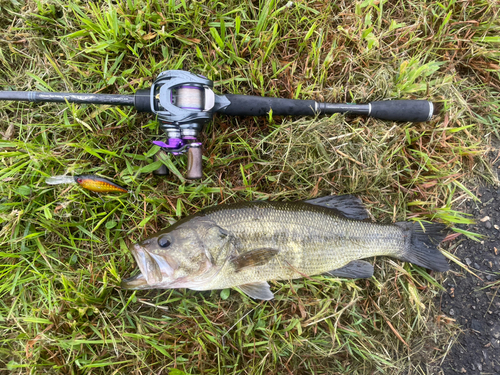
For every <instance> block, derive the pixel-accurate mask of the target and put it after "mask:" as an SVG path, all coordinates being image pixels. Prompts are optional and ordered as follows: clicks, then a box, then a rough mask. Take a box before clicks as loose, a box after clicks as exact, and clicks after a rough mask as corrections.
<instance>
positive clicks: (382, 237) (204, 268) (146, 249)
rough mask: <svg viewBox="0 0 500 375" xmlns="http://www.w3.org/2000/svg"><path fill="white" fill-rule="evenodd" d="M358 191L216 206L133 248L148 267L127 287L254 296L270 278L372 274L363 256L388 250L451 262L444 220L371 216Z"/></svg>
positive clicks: (439, 266)
mask: <svg viewBox="0 0 500 375" xmlns="http://www.w3.org/2000/svg"><path fill="white" fill-rule="evenodd" d="M367 219H368V213H367V211H366V209H365V208H364V206H363V204H362V203H361V201H360V200H359V199H358V198H356V197H354V196H351V195H344V196H329V197H322V198H316V199H312V200H308V201H303V202H293V203H289V202H264V201H261V202H247V203H238V204H230V205H220V206H215V207H210V208H207V209H205V210H202V211H201V212H199V213H197V214H195V215H192V216H188V217H186V218H185V219H182V220H180V221H178V222H177V223H175V224H174V225H172V226H170V227H169V228H167V229H165V230H163V231H160V232H158V233H155V234H154V235H152V236H150V237H149V238H147V239H145V240H143V241H142V242H139V243H136V244H134V245H132V246H131V247H130V251H131V252H132V254H133V255H134V258H135V260H136V261H137V264H138V266H139V269H140V271H141V273H139V274H138V275H137V276H135V277H133V278H130V279H127V280H124V281H122V284H121V286H122V288H126V289H153V288H160V289H170V288H190V289H194V290H212V289H224V288H232V287H238V288H240V290H242V291H243V292H245V293H246V294H247V295H249V296H250V297H252V298H255V299H263V300H269V299H272V298H273V297H274V295H273V293H272V292H271V290H270V287H269V284H268V283H267V281H269V280H289V279H295V278H301V277H304V276H312V275H318V274H325V273H327V274H330V275H333V276H337V277H347V278H369V277H371V276H372V275H373V266H372V265H371V264H370V263H368V262H366V261H362V260H360V259H363V258H368V257H373V256H379V255H385V256H390V257H394V258H398V259H401V260H403V261H406V262H411V263H414V264H416V265H419V266H422V267H425V268H429V269H432V270H435V271H447V270H448V269H449V266H448V263H447V261H446V259H445V257H444V256H443V254H441V252H440V251H439V250H438V249H437V245H438V244H439V243H440V242H441V241H442V240H443V239H444V238H445V236H446V228H445V226H444V225H443V224H438V223H423V222H422V223H419V222H399V223H395V224H376V223H371V222H367V221H366V220H367Z"/></svg>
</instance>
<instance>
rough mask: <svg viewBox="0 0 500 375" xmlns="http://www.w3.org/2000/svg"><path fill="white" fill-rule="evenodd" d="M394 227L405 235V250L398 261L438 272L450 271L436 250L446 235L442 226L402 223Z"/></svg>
mask: <svg viewBox="0 0 500 375" xmlns="http://www.w3.org/2000/svg"><path fill="white" fill-rule="evenodd" d="M396 225H397V226H398V227H400V228H402V229H404V230H405V232H406V234H407V240H406V241H407V242H406V247H405V248H406V249H405V252H404V253H403V254H402V255H401V256H399V257H398V258H399V259H401V260H403V261H405V262H410V263H413V264H416V265H418V266H422V267H425V268H429V269H431V270H434V271H439V272H445V271H448V270H449V269H450V266H449V265H448V262H447V261H446V258H445V257H444V255H443V254H441V252H440V251H439V250H438V248H437V247H438V245H439V243H440V242H441V241H443V240H444V239H445V237H446V235H447V230H446V226H445V225H444V224H438V223H424V222H420V223H418V222H407V221H403V222H399V223H396Z"/></svg>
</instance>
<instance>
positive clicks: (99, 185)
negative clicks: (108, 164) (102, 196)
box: [45, 175, 128, 193]
mask: <svg viewBox="0 0 500 375" xmlns="http://www.w3.org/2000/svg"><path fill="white" fill-rule="evenodd" d="M45 182H46V183H47V184H48V185H59V184H75V183H76V184H79V185H80V186H81V187H82V188H84V189H87V190H90V191H94V192H96V193H128V190H127V189H125V188H124V187H122V186H120V185H117V184H115V183H114V182H112V181H110V180H108V179H106V178H104V177H99V176H95V175H78V176H52V177H49V178H47V179H46V180H45Z"/></svg>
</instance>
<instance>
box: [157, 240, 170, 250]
mask: <svg viewBox="0 0 500 375" xmlns="http://www.w3.org/2000/svg"><path fill="white" fill-rule="evenodd" d="M158 246H160V247H162V248H166V247H169V246H170V241H169V240H168V239H167V238H166V237H160V238H158Z"/></svg>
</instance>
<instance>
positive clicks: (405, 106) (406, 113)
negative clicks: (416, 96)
mask: <svg viewBox="0 0 500 375" xmlns="http://www.w3.org/2000/svg"><path fill="white" fill-rule="evenodd" d="M433 112H434V105H433V104H432V103H431V102H429V101H427V100H387V101H382V102H371V103H370V113H369V116H371V117H373V118H378V119H381V120H389V121H411V122H423V121H429V120H430V119H431V117H432V114H433Z"/></svg>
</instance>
